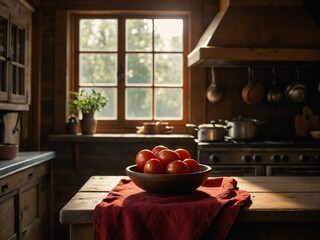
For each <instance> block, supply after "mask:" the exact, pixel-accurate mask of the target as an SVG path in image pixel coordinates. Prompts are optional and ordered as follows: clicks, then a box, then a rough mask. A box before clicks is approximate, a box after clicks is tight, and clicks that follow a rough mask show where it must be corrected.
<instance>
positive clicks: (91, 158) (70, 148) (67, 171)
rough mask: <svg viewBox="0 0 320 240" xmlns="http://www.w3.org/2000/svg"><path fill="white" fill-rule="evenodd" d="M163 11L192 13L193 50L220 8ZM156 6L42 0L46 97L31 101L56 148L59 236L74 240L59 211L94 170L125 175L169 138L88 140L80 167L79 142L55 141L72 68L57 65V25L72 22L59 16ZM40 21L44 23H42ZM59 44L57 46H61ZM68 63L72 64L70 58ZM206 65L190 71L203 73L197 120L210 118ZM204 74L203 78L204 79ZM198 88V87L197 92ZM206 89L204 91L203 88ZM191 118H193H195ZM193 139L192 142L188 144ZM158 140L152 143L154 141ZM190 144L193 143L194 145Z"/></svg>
mask: <svg viewBox="0 0 320 240" xmlns="http://www.w3.org/2000/svg"><path fill="white" fill-rule="evenodd" d="M156 7H157V9H158V10H177V11H190V12H192V14H191V17H192V22H191V24H192V26H191V28H192V29H193V31H192V32H191V43H190V49H191V48H192V47H194V46H195V44H196V43H197V41H198V38H199V37H200V35H201V34H202V32H203V28H204V27H203V26H206V24H208V23H209V21H210V20H211V19H212V17H213V15H214V14H215V13H216V12H217V11H218V5H217V1H216V0H214V1H212V0H211V1H209V0H175V1H172V0H164V1H160V2H157V4H156ZM72 9H75V10H80V9H87V10H101V9H104V10H108V9H109V10H154V9H155V4H154V0H143V1H142V0H136V1H133V0H122V1H117V0H115V1H103V0H94V1H80V0H79V1H75V0H70V1H63V0H59V1H57V0H55V1H53V0H41V1H40V5H39V9H37V14H38V15H37V21H38V24H40V27H39V28H40V30H39V33H40V36H41V37H39V38H37V39H36V40H37V41H36V42H35V43H34V47H36V48H40V51H39V52H38V57H39V59H40V61H39V62H40V64H39V65H35V66H34V71H39V73H40V77H39V79H40V81H39V82H38V83H36V86H34V89H35V90H36V92H38V93H39V97H40V99H41V100H40V102H37V104H35V105H33V106H31V108H33V107H34V109H32V110H31V111H35V112H37V108H40V111H38V112H39V113H40V121H41V123H40V124H41V128H40V132H39V134H40V140H39V142H40V149H41V150H53V151H56V153H57V157H56V158H55V159H54V170H53V172H54V216H53V221H54V239H68V226H66V225H61V224H59V211H60V209H61V208H62V207H63V206H64V205H65V204H66V203H67V202H68V200H69V199H71V197H72V196H73V195H74V194H75V193H76V192H77V191H78V189H79V188H80V187H81V186H82V185H83V184H84V183H85V181H87V179H88V178H89V177H90V176H92V175H104V174H108V175H119V174H125V173H124V167H125V166H127V165H129V164H132V163H133V159H134V156H135V154H136V153H137V151H138V150H139V149H141V148H151V147H152V146H153V145H156V144H163V141H156V143H155V142H152V141H149V142H140V143H135V144H133V143H127V144H110V143H108V144H106V143H99V144H93V143H91V144H90V143H89V144H88V145H84V144H79V149H80V151H79V154H80V156H81V157H80V162H81V168H80V169H78V170H77V169H75V164H74V156H75V155H74V151H75V148H74V143H70V142H69V143H67V142H61V143H59V142H50V141H48V136H49V135H51V134H55V133H61V132H63V131H64V129H63V127H64V121H65V119H64V117H65V116H64V115H63V112H65V110H64V106H65V105H66V103H65V98H64V94H65V92H66V91H67V90H66V86H67V83H66V77H65V74H66V69H55V62H56V61H64V59H61V57H59V56H61V55H62V56H63V55H64V52H63V51H65V50H64V48H63V47H62V45H59V43H58V44H57V43H56V41H57V39H62V40H63V39H65V36H61V35H58V36H57V35H56V34H57V33H58V32H59V31H58V30H57V29H61V28H64V27H66V26H62V25H59V24H58V23H59V21H58V20H57V17H60V16H62V15H63V11H64V10H72ZM38 26H39V25H38ZM55 46H57V48H55ZM66 64H68V63H66ZM204 73H205V70H204V69H197V70H195V71H194V72H192V73H190V74H191V75H194V76H197V80H196V81H191V83H190V84H191V85H192V91H191V95H192V96H191V98H192V101H191V102H192V105H193V106H194V107H193V108H192V110H191V114H190V119H191V118H193V117H192V116H196V117H195V120H192V122H202V121H204V120H205V117H204V116H205V107H206V104H205V101H206V100H205V98H199V97H198V95H199V91H201V92H203V91H204V89H205V85H206V82H205V78H204ZM198 76H202V78H203V80H201V79H198ZM195 89H196V91H194V90H195ZM201 94H203V93H201ZM190 121H191V120H190ZM188 144H189V145H188ZM151 145H152V146H151ZM166 145H168V146H170V147H172V148H176V147H187V148H189V149H190V150H191V151H193V152H194V151H195V143H194V142H192V143H190V142H189V143H184V144H177V143H174V142H171V143H170V142H168V143H166ZM188 146H189V147H188Z"/></svg>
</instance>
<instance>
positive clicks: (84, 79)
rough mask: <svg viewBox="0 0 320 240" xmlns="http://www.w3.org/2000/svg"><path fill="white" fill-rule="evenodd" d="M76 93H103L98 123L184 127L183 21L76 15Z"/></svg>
mask: <svg viewBox="0 0 320 240" xmlns="http://www.w3.org/2000/svg"><path fill="white" fill-rule="evenodd" d="M75 19H76V21H75V29H76V35H75V36H76V37H75V50H76V51H75V58H74V59H75V68H74V69H75V72H74V76H75V78H74V79H75V85H74V86H75V87H76V88H75V89H74V90H75V91H81V90H83V89H85V90H90V89H92V88H96V89H99V90H100V91H104V93H105V94H106V96H107V97H108V99H109V103H108V105H107V106H105V107H104V108H103V109H102V110H101V111H100V112H98V113H97V114H96V117H97V119H98V120H100V122H101V123H99V124H108V123H110V122H112V123H121V124H122V125H127V126H132V125H135V124H137V123H139V122H140V123H141V122H143V121H148V120H150V121H157V120H166V121H170V122H171V121H172V122H175V123H176V124H179V123H180V124H184V123H185V118H186V111H187V101H186V97H187V84H186V76H185V73H186V52H187V51H186V40H185V36H186V33H185V32H184V31H185V29H186V27H185V24H186V17H185V16H174V17H172V16H151V15H148V16H139V15H138V16H136V15H130V16H129V15H121V16H119V15H117V16H109V15H99V16H95V15H79V16H77V18H75Z"/></svg>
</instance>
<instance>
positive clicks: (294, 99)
mask: <svg viewBox="0 0 320 240" xmlns="http://www.w3.org/2000/svg"><path fill="white" fill-rule="evenodd" d="M296 71H297V81H296V82H295V83H291V84H290V85H289V86H287V88H286V93H285V96H286V99H287V101H288V102H291V103H302V102H303V101H304V100H305V98H306V95H307V88H306V86H305V85H303V84H302V83H300V73H299V69H298V68H297V70H296Z"/></svg>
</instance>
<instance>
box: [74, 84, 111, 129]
mask: <svg viewBox="0 0 320 240" xmlns="http://www.w3.org/2000/svg"><path fill="white" fill-rule="evenodd" d="M71 95H73V98H72V99H71V100H70V102H69V107H70V108H69V110H70V112H73V113H78V112H81V113H82V119H81V120H80V127H81V132H82V134H94V133H95V132H96V129H97V120H96V119H95V118H94V114H95V112H97V111H98V112H99V111H100V110H101V109H102V108H103V107H105V106H106V105H107V104H108V98H107V97H106V96H105V95H104V94H103V92H100V91H98V90H96V89H94V88H92V89H91V91H86V90H84V89H82V90H81V91H80V92H71Z"/></svg>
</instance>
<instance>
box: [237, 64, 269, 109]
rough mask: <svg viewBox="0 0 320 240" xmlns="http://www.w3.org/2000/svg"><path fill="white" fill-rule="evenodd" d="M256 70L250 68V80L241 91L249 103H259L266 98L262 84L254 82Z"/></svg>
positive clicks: (244, 99)
mask: <svg viewBox="0 0 320 240" xmlns="http://www.w3.org/2000/svg"><path fill="white" fill-rule="evenodd" d="M253 78H254V71H253V70H251V68H250V67H249V68H248V79H249V82H248V84H247V85H245V86H244V88H243V89H242V92H241V96H242V99H243V101H244V102H245V103H247V104H250V105H252V104H257V103H259V102H261V101H262V99H263V98H264V92H265V91H264V88H263V86H262V85H261V84H258V83H254V79H253Z"/></svg>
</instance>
